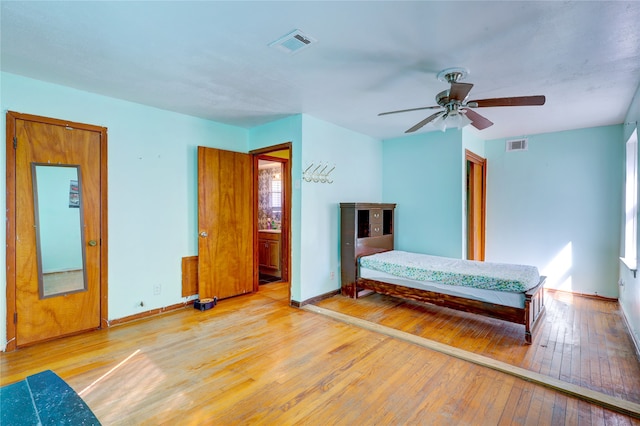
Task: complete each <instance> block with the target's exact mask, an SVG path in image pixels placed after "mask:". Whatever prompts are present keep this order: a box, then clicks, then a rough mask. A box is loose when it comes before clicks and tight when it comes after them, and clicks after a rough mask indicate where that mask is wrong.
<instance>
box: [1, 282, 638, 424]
mask: <svg viewBox="0 0 640 426" xmlns="http://www.w3.org/2000/svg"><path fill="white" fill-rule="evenodd" d="M285 285H286V284H268V285H266V286H262V287H261V291H260V292H259V293H256V294H252V295H247V296H241V297H237V298H232V299H228V300H223V301H221V302H220V303H219V304H218V306H216V307H215V308H214V309H212V310H210V311H206V312H200V311H197V310H194V309H193V308H186V309H181V310H178V311H174V312H170V313H167V314H164V315H161V316H157V317H153V318H149V319H144V320H140V321H136V322H132V323H128V324H124V325H120V326H116V327H112V328H110V329H108V330H101V331H97V332H92V333H87V334H84V335H81V336H74V337H70V338H65V339H61V340H58V341H54V342H47V343H43V344H39V345H35V346H32V347H27V348H23V349H19V350H17V351H15V352H12V353H6V354H2V355H1V356H0V384H2V385H4V384H8V383H12V382H15V381H17V380H20V379H22V378H24V377H26V376H28V375H30V374H35V373H37V372H39V371H42V370H46V369H51V370H53V371H54V372H56V373H57V374H58V375H59V376H61V377H62V378H63V379H65V380H66V381H67V383H69V385H70V386H72V387H73V388H74V389H75V390H76V391H77V392H79V393H80V394H81V395H82V397H83V398H84V399H85V401H86V402H87V404H88V405H89V406H90V407H91V408H92V410H93V411H94V412H95V414H96V415H97V417H98V418H99V419H100V420H101V422H102V423H103V424H105V425H112V424H122V425H133V424H135V425H138V424H154V425H155V424H187V425H189V424H215V425H220V424H278V425H284V424H307V425H330V424H340V425H374V424H376V425H382V424H385V425H386V424H389V425H404V424H421V425H422V424H447V425H448V424H460V425H498V424H536V425H537V424H593V425H599V424H615V425H629V424H640V421H638V420H637V419H634V418H631V417H628V416H624V415H622V414H618V413H615V412H612V411H609V410H606V409H603V408H601V407H599V406H596V405H592V404H589V403H587V402H584V401H581V400H578V399H575V398H571V397H568V396H565V395H564V394H561V393H558V392H555V391H552V390H549V389H546V388H544V387H541V386H537V385H534V384H532V383H529V382H526V381H524V380H521V379H517V378H515V377H513V376H509V375H506V374H503V373H500V372H497V371H493V370H490V369H487V368H484V367H479V366H476V365H474V364H471V363H468V362H465V361H462V360H458V359H455V358H451V357H449V356H446V355H443V354H440V353H437V352H433V351H430V350H428V349H424V348H422V347H419V346H416V345H413V344H411V343H407V342H404V341H401V340H397V339H394V338H391V337H388V336H385V335H382V334H378V333H374V332H371V331H367V330H365V329H362V328H358V327H355V326H353V325H349V324H346V323H342V322H338V321H335V320H332V319H330V318H327V317H325V316H322V315H318V314H314V313H311V312H307V311H304V310H301V309H296V308H292V307H289V306H288V303H287V300H286V297H287V288H286V287H285ZM549 296H551V297H548V298H547V303H548V310H547V315H546V317H545V318H544V322H543V324H542V327H543V328H542V329H541V330H539V333H538V335H537V336H536V337H535V339H534V343H533V345H531V346H525V345H523V344H522V330H521V329H520V327H518V326H515V325H512V324H507V323H504V322H501V321H497V320H492V319H486V318H481V317H477V316H474V315H469V314H464V313H459V312H454V311H448V310H446V309H442V308H437V307H433V306H428V305H421V304H417V303H410V302H403V301H400V300H398V299H394V298H390V297H385V296H380V295H372V296H369V297H367V298H363V299H359V300H357V301H354V300H350V299H346V298H343V297H342V296H335V297H333V298H330V299H327V300H325V301H323V302H321V303H319V304H318V305H320V306H323V307H326V308H329V309H334V310H338V311H341V312H345V313H349V314H351V315H354V316H359V317H366V318H367V319H368V320H371V321H375V322H379V323H381V324H384V325H387V326H389V327H394V328H396V329H399V330H404V331H410V332H412V333H415V334H418V335H425V337H429V338H432V339H434V340H440V341H443V342H446V343H448V344H452V345H454V346H459V347H462V348H463V349H465V350H469V351H472V352H475V353H479V354H483V355H486V356H489V357H492V358H495V359H498V360H501V361H507V362H510V363H513V365H518V366H522V367H524V368H529V369H532V370H535V371H538V372H541V373H543V374H549V375H550V376H554V377H560V378H562V379H563V380H564V379H566V380H568V381H571V382H574V383H576V384H580V385H582V386H585V387H589V388H593V389H597V390H599V391H602V392H605V393H608V394H611V395H615V396H618V397H624V398H627V399H629V400H631V401H634V402H639V401H640V366H639V364H638V360H637V358H636V357H635V354H634V352H633V348H632V347H631V342H630V340H629V337H628V336H627V335H626V333H625V331H624V328H623V327H624V326H623V325H622V322H621V321H622V320H621V317H620V313H619V311H617V304H615V303H611V302H602V301H598V300H591V299H585V298H578V297H573V298H571V300H566V297H567V296H566V295H563V294H555V295H554V294H552V293H549Z"/></svg>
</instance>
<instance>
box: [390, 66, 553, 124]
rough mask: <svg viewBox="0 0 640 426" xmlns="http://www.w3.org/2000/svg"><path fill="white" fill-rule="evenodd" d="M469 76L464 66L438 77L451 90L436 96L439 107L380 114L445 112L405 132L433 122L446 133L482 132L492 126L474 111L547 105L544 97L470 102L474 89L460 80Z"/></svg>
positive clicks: (449, 69)
mask: <svg viewBox="0 0 640 426" xmlns="http://www.w3.org/2000/svg"><path fill="white" fill-rule="evenodd" d="M468 75H469V70H467V69H466V68H461V67H455V68H447V69H444V70H442V71H440V72H439V73H438V75H437V78H438V80H440V81H443V82H446V83H449V85H450V87H449V89H447V90H443V91H442V92H440V93H438V94H437V95H436V103H437V104H438V105H437V106H428V107H420V108H409V109H402V110H397V111H388V112H382V113H380V114H378V115H389V114H398V113H402V112H409V111H419V110H425V109H443V110H441V111H439V112H436V113H434V114H431V115H430V116H428V117H427V118H425V119H424V120H422V121H420V122H419V123H417V124H416V125H414V126H413V127H411V128H409V129H408V130H406V131H405V133H413V132H415V131H417V130H419V129H421V128H422V127H423V126H425V125H426V124H429V123H432V124H433V126H434V127H436V128H438V129H440V130H442V131H443V132H444V131H445V130H446V129H447V127H449V128H452V127H457V128H458V129H461V128H463V127H464V126H467V125H469V124H471V125H472V126H473V127H475V128H476V129H478V130H483V129H486V128H487V127H490V126H492V125H493V123H492V122H491V121H490V120H489V119H487V118H486V117H484V116H482V115H480V114H479V113H477V112H476V111H474V110H473V109H472V108H487V107H506V106H535V105H544V103H545V102H546V98H545V97H544V96H543V95H537V96H517V97H510V98H494V99H479V100H473V101H468V102H467V97H468V96H469V92H471V89H472V88H473V84H471V83H460V80H464V79H465V78H466V77H467V76H468Z"/></svg>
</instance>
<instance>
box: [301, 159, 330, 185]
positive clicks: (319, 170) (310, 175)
mask: <svg viewBox="0 0 640 426" xmlns="http://www.w3.org/2000/svg"><path fill="white" fill-rule="evenodd" d="M314 167H315V168H314ZM327 168H329V164H328V163H327V164H322V163H320V164H318V165H317V166H316V165H315V164H314V163H311V165H310V166H309V167H307V168H306V169H305V171H304V172H302V179H304V180H305V182H315V183H333V181H332V180H330V179H329V174H331V172H332V171H333V170H334V169H335V168H336V166H335V165H334V166H333V167H332V168H331V169H329V171H326V170H327Z"/></svg>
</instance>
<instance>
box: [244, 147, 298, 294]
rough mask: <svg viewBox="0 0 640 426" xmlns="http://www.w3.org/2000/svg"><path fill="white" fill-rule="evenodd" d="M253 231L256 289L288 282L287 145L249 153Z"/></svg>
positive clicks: (289, 210) (288, 200)
mask: <svg viewBox="0 0 640 426" xmlns="http://www.w3.org/2000/svg"><path fill="white" fill-rule="evenodd" d="M252 154H253V155H254V172H255V173H254V176H255V200H256V202H255V208H254V222H255V224H254V227H255V230H256V238H255V241H256V244H255V245H256V250H255V252H256V260H257V261H256V262H255V263H256V265H257V271H256V273H257V274H256V275H257V280H256V283H257V284H256V286H255V291H259V289H260V286H262V285H267V284H270V283H275V282H289V263H290V258H291V251H290V247H291V244H290V214H291V168H290V158H291V144H290V143H287V144H283V145H277V146H273V147H269V148H265V149H262V150H259V151H253V152H252Z"/></svg>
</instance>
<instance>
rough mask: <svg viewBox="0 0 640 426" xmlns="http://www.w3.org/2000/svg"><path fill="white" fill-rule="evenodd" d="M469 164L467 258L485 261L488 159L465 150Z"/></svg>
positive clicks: (467, 163)
mask: <svg viewBox="0 0 640 426" xmlns="http://www.w3.org/2000/svg"><path fill="white" fill-rule="evenodd" d="M465 158H466V166H467V196H466V198H467V259H468V260H481V261H484V245H485V215H486V193H487V189H486V188H487V187H486V185H487V160H486V159H484V158H482V157H480V156H479V155H477V154H474V153H473V152H471V151H469V150H466V152H465Z"/></svg>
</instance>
